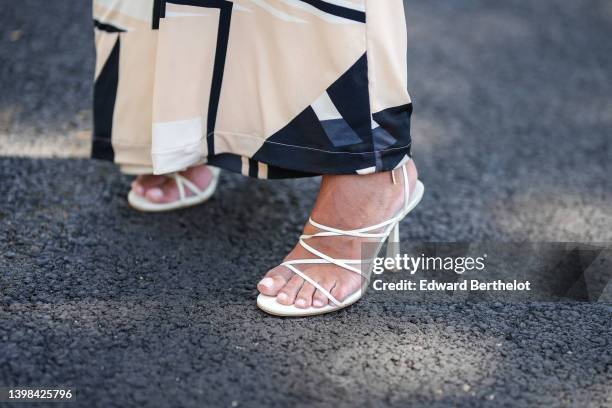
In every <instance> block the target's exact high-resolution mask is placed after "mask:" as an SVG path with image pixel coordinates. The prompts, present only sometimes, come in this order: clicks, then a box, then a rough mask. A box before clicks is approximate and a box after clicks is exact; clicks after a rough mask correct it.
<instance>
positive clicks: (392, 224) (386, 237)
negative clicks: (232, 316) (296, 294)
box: [257, 164, 425, 317]
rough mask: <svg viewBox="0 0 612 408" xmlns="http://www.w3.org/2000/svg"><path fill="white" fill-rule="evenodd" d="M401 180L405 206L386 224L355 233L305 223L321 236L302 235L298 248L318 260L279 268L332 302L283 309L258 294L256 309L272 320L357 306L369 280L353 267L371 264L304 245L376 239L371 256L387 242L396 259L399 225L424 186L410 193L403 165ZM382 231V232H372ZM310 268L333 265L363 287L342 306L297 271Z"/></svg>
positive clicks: (365, 228) (300, 261)
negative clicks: (339, 239) (313, 241)
mask: <svg viewBox="0 0 612 408" xmlns="http://www.w3.org/2000/svg"><path fill="white" fill-rule="evenodd" d="M401 169H402V176H403V185H404V205H403V206H402V208H401V209H400V210H399V211H398V213H397V214H396V215H395V216H393V217H391V218H390V219H388V220H387V221H384V222H381V223H379V224H376V225H372V226H369V227H364V228H359V229H354V230H341V229H338V228H333V227H328V226H325V225H323V224H319V223H318V222H315V221H314V220H313V219H312V218H310V219H309V220H308V222H309V223H310V224H311V225H312V226H314V227H316V228H318V229H319V230H321V232H317V233H315V234H312V235H302V236H300V241H299V243H300V245H301V246H302V247H303V248H304V249H306V250H307V251H308V252H310V253H311V254H313V255H314V256H316V257H318V258H315V259H296V260H291V261H286V262H283V263H282V265H283V266H285V267H287V268H288V269H289V270H291V271H292V272H293V273H295V274H296V275H299V276H300V277H301V278H303V279H304V280H305V281H306V282H308V283H310V284H311V285H312V286H314V287H315V288H316V289H318V290H319V291H321V293H323V294H324V295H325V296H326V297H327V298H328V299H329V301H330V302H331V303H330V304H327V305H326V306H324V307H310V308H307V309H301V308H298V307H295V306H294V305H290V306H286V305H282V304H280V303H279V302H277V300H276V296H266V295H264V294H260V295H259V296H258V297H257V306H258V307H259V308H260V309H261V310H263V311H264V312H266V313H269V314H272V315H275V316H291V317H300V316H312V315H320V314H325V313H330V312H334V311H337V310H340V309H344V308H345V307H348V306H350V305H352V304H353V303H355V302H357V301H358V300H359V299H361V298H362V297H363V295H364V294H365V291H366V289H367V287H368V284H369V277H370V273H369V272H371V271H367V272H368V273H367V274H365V273H364V272H363V271H362V269H363V268H358V267H356V265H360V266H361V265H363V264H367V265H370V264H371V262H370V261H371V260H362V259H352V260H346V259H335V258H332V257H331V256H329V255H326V254H325V253H323V252H321V251H319V250H317V249H315V248H313V247H312V246H310V245H308V244H307V243H306V241H307V240H308V239H310V238H316V237H339V236H351V237H357V238H376V239H378V240H379V243H378V247H377V249H376V251H375V253H374V254H373V256H377V254H378V253H379V252H380V249H381V248H382V246H383V244H384V243H385V242H387V257H395V255H397V254H398V253H399V241H400V238H399V224H400V222H401V221H402V220H403V219H404V218H405V217H406V216H407V215H408V214H409V213H410V212H411V211H412V210H413V209H414V208H415V207H416V206H417V205H418V204H419V203H420V202H421V199H422V198H423V193H424V192H425V186H424V185H423V183H421V182H420V181H419V180H417V182H416V186H415V191H413V192H412V193H411V192H410V185H409V181H408V173H407V171H406V165H405V164H403V165H402V166H401ZM391 175H392V178H393V183H394V184H395V183H396V180H395V172H392V173H391ZM381 228H384V229H383V231H382V232H373V231H377V230H380V229H381ZM312 264H334V265H337V266H339V267H341V268H343V269H346V270H348V271H350V272H353V273H356V274H359V275H360V276H361V277H362V278H363V279H362V281H363V283H362V285H361V288H360V289H358V290H357V291H356V292H355V293H353V294H351V295H349V296H348V297H347V298H346V299H345V300H344V301H343V302H341V301H339V300H338V299H336V298H335V297H334V296H333V295H332V294H331V293H330V292H329V291H327V290H325V288H323V287H322V286H321V285H319V284H318V283H317V282H316V281H314V280H313V279H312V278H310V277H309V276H308V275H307V274H306V273H304V272H302V271H301V270H300V269H298V267H297V266H298V265H312Z"/></svg>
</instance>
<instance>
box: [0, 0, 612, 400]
mask: <svg viewBox="0 0 612 408" xmlns="http://www.w3.org/2000/svg"><path fill="white" fill-rule="evenodd" d="M88 3H89V2H88V1H80V2H76V1H73V0H54V1H50V2H44V6H43V2H41V1H39V0H20V1H19V2H15V1H14V0H0V7H1V8H0V10H1V12H0V26H1V27H2V29H1V30H0V75H1V77H0V85H1V86H0V89H1V92H0V120H1V122H0V152H2V153H4V154H5V155H7V154H13V153H11V150H10V146H11V143H13V142H15V140H16V139H15V137H17V138H18V139H19V142H20V143H22V146H26V147H24V150H23V151H22V153H23V154H27V153H28V148H27V146H28V145H30V144H36V143H38V144H41V143H42V145H46V146H48V147H49V148H50V149H51V147H55V148H56V150H55V151H62V150H64V149H63V148H62V146H63V145H62V143H63V141H64V140H65V146H70V143H72V142H71V140H73V139H71V138H72V136H71V135H73V134H75V133H78V132H82V131H86V130H87V129H88V127H89V126H90V125H89V123H88V121H89V118H90V117H91V114H90V109H89V108H90V98H91V91H90V86H91V84H90V78H91V77H92V64H93V45H92V35H91V29H90V25H91V22H90V12H91V11H90V9H89V7H90V5H89V4H88ZM409 6H410V7H409V10H410V15H409V16H408V20H409V25H410V38H411V44H410V45H411V48H410V52H409V55H410V68H411V70H410V82H411V93H412V94H413V97H414V102H415V108H416V109H415V119H414V139H415V157H416V160H417V164H418V166H419V169H420V172H421V175H422V179H423V181H424V182H425V184H426V185H427V188H428V191H427V196H426V198H425V200H424V201H423V203H422V204H421V206H420V207H419V209H418V210H417V211H415V213H414V215H413V216H412V217H411V219H410V220H409V221H407V222H405V224H404V227H403V231H402V236H403V238H404V239H405V240H413V241H417V240H420V241H525V240H532V241H607V242H609V241H612V239H611V236H610V235H611V234H612V233H611V231H612V205H610V203H611V202H612V182H611V181H610V175H611V174H612V161H611V160H610V159H611V158H612V144H611V132H612V131H611V129H612V99H611V97H610V95H612V82H611V80H610V73H611V72H612V41H610V38H612V5H611V3H610V2H609V1H607V0H581V1H578V0H576V1H567V0H542V1H528V0H509V1H504V2H492V1H485V0H462V1H456V0H430V1H427V2H417V1H410V2H409ZM58 146H59V147H58ZM66 149H68V147H67V148H66ZM49 151H53V150H52V149H51V150H49ZM32 154H36V152H33V153H32ZM128 188H129V179H128V178H127V177H125V176H122V175H120V174H119V172H118V171H117V169H115V168H114V167H113V166H112V165H110V164H108V163H99V162H93V161H89V160H84V159H64V158H62V159H60V158H55V159H33V158H17V157H4V158H0V386H1V385H21V386H43V385H44V386H48V385H60V384H67V385H71V386H73V387H76V389H77V395H78V397H77V398H78V403H77V404H76V405H71V406H89V407H135V406H147V407H168V406H182V407H202V406H211V407H224V406H227V407H236V406H242V407H258V406H271V407H284V406H297V407H300V406H309V407H310V406H315V407H327V406H336V407H343V406H347V407H348V406H350V407H353V406H361V405H363V406H382V407H387V406H397V407H406V406H431V407H447V406H477V407H543V406H547V407H548V406H551V407H557V406H559V407H566V406H567V407H611V406H612V323H611V322H612V305H610V304H607V303H601V302H600V303H578V302H573V303H572V302H565V303H545V302H540V303H529V304H526V303H520V304H506V303H486V302H485V303H466V302H461V303H458V304H453V303H448V302H435V301H427V302H421V301H418V302H417V301H414V300H411V298H410V297H409V296H408V295H405V294H404V295H389V294H388V293H387V294H386V293H373V292H372V293H369V294H368V296H367V297H366V299H364V300H363V301H361V302H359V303H358V304H356V305H355V306H353V307H351V308H350V309H347V310H344V311H341V312H339V313H336V314H333V315H328V316H322V317H316V318H308V319H298V320H287V319H280V318H274V317H270V316H267V315H265V314H263V313H262V312H260V311H259V310H258V309H257V308H256V307H255V297H256V291H255V289H254V286H255V283H256V282H257V280H258V278H259V277H260V276H261V275H262V273H264V272H265V271H266V270H267V269H268V268H270V267H271V266H273V265H275V264H276V263H277V262H278V261H279V260H280V259H281V258H282V257H283V256H284V254H285V253H286V252H287V251H288V250H289V249H290V248H291V247H292V245H293V244H294V242H295V240H296V238H297V236H298V233H299V231H300V228H301V225H302V224H303V222H304V221H305V219H306V216H307V213H308V210H309V207H310V206H311V204H312V200H313V198H314V197H315V194H316V190H317V180H316V179H313V180H299V181H277V182H267V181H257V180H249V179H246V178H242V177H240V176H238V175H233V174H227V173H224V174H223V175H222V179H221V185H220V188H219V191H218V193H217V194H216V196H215V197H214V198H213V199H212V200H211V201H210V202H209V203H208V204H206V205H204V206H200V207H197V208H193V209H189V210H184V211H179V212H176V213H172V214H166V215H143V214H138V213H136V212H134V211H132V210H130V209H129V207H128V205H127V203H126V201H125V194H126V192H127V189H128ZM21 406H24V405H21ZM36 406H44V405H36ZM55 406H57V405H55Z"/></svg>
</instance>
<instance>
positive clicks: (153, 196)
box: [145, 187, 164, 203]
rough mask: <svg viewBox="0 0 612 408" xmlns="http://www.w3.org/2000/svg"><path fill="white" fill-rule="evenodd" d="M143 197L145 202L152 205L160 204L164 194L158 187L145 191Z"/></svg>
mask: <svg viewBox="0 0 612 408" xmlns="http://www.w3.org/2000/svg"><path fill="white" fill-rule="evenodd" d="M145 197H146V198H147V200H149V201H152V202H154V203H161V202H162V201H163V199H164V192H163V191H162V189H161V188H159V187H153V188H151V189H149V190H147V192H146V194H145Z"/></svg>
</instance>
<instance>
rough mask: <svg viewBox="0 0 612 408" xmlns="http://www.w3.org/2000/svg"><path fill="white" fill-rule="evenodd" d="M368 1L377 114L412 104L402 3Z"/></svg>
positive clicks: (372, 100) (396, 0)
mask: <svg viewBox="0 0 612 408" xmlns="http://www.w3.org/2000/svg"><path fill="white" fill-rule="evenodd" d="M380 2H381V0H367V4H366V8H367V13H368V18H367V22H366V25H367V30H368V71H369V80H370V104H371V110H372V112H373V113H376V112H380V111H382V110H384V109H387V108H392V107H395V106H401V105H406V104H408V103H410V95H409V94H408V72H407V64H408V61H407V55H406V52H407V48H408V38H407V37H408V34H407V32H406V16H405V15H404V5H403V1H402V0H384V2H385V7H381V6H380Z"/></svg>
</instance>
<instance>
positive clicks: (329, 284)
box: [312, 279, 336, 307]
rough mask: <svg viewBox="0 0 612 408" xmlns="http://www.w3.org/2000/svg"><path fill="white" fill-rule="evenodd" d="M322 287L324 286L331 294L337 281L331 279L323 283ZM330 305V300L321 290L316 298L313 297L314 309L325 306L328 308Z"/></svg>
mask: <svg viewBox="0 0 612 408" xmlns="http://www.w3.org/2000/svg"><path fill="white" fill-rule="evenodd" d="M320 285H321V286H323V289H325V290H326V291H328V292H330V291H331V290H332V289H333V288H334V286H335V285H336V281H335V280H332V279H330V280H328V281H325V282H321V283H320ZM328 303H329V298H328V297H327V296H326V295H325V294H324V293H323V292H321V291H320V290H317V291H316V292H315V294H314V296H313V297H312V305H313V306H314V307H323V306H326V305H327V304H328Z"/></svg>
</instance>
